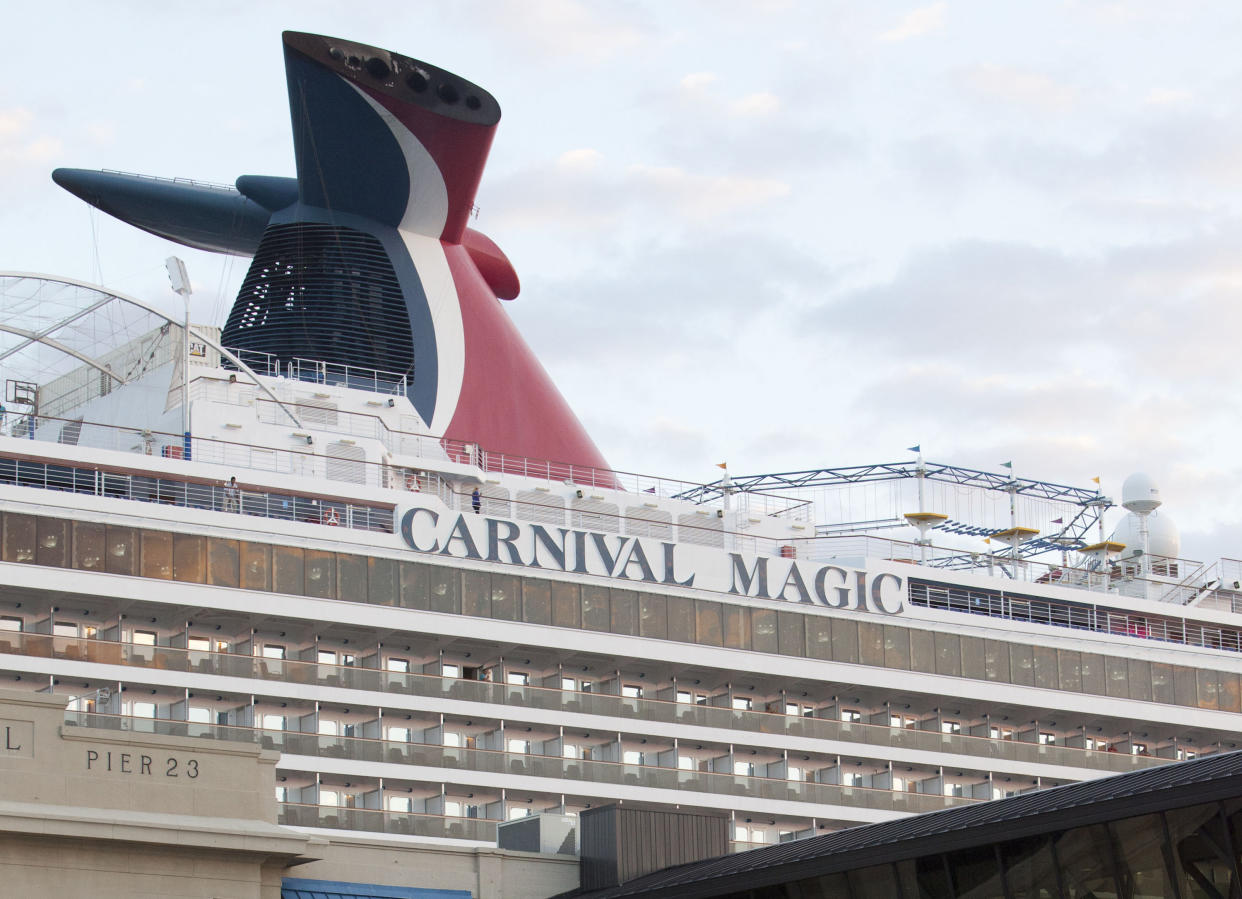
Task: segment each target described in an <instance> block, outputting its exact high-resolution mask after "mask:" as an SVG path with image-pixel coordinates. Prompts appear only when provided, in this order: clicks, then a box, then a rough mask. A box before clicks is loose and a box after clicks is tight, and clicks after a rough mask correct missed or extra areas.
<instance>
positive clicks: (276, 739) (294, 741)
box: [65, 712, 982, 814]
mask: <svg viewBox="0 0 1242 899" xmlns="http://www.w3.org/2000/svg"><path fill="white" fill-rule="evenodd" d="M65 723H66V725H69V726H77V727H91V728H99V729H103V730H127V731H137V732H140V733H153V734H162V735H167V736H184V737H199V738H206V739H216V740H229V741H238V742H251V743H254V742H257V743H258V744H259V745H260V746H262V747H263V748H264V749H274V750H277V751H279V752H280V753H282V755H283V756H284V758H283V759H282V761H281V763H280V765H279V767H280V769H281V770H285V771H293V770H297V769H296V767H294V766H292V765H291V764H290V763H289V761H288V757H289V756H310V757H317V758H334V759H348V760H350V761H356V762H386V763H390V764H404V765H417V766H420V767H430V768H441V769H458V770H463V771H469V772H471V773H477V772H483V773H489V774H503V775H509V776H513V775H520V776H526V777H542V778H550V779H559V780H572V781H581V782H583V783H601V784H613V785H625V786H632V787H643V788H648V789H664V790H677V791H680V792H682V793H686V792H690V793H702V794H708V795H714V796H734V797H744V798H746V799H765V800H780V801H785V802H807V803H815V804H819V805H840V806H846V807H849V808H865V809H872V810H877V811H892V812H901V813H908V814H917V813H919V812H928V811H935V810H937V809H943V808H949V807H951V806H956V805H964V804H969V803H973V802H980V801H982V800H978V799H968V798H964V797H956V796H944V795H941V794H931V793H915V792H906V791H896V790H887V789H875V788H871V787H860V786H840V785H837V784H825V783H816V782H813V781H802V780H786V779H778V778H770V777H758V776H753V775H741V774H720V773H715V772H709V771H694V770H686V769H682V768H671V767H658V766H655V765H633V764H626V763H623V762H605V761H590V760H584V759H570V758H564V757H562V756H548V755H534V754H530V753H518V752H505V751H502V750H490V749H467V748H462V747H454V746H443V745H440V744H432V743H411V742H400V741H393V740H380V739H368V738H365V737H343V736H336V735H325V734H307V733H299V732H295V731H285V730H264V729H261V728H251V727H241V726H236V725H213V724H199V723H195V722H190V721H175V720H168V719H162V718H139V717H132V716H124V715H100V714H96V713H90V712H66V713H65ZM688 801H689V800H688Z"/></svg>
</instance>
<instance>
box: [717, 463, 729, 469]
mask: <svg viewBox="0 0 1242 899" xmlns="http://www.w3.org/2000/svg"><path fill="white" fill-rule="evenodd" d="M716 467H717V468H728V467H729V463H728V462H717V463H716Z"/></svg>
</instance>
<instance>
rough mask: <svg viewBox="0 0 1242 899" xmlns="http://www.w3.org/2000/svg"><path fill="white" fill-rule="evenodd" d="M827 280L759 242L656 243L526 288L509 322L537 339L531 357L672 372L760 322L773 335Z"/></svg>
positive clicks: (747, 236)
mask: <svg viewBox="0 0 1242 899" xmlns="http://www.w3.org/2000/svg"><path fill="white" fill-rule="evenodd" d="M833 280H834V275H833V273H832V272H831V271H830V270H828V269H827V268H826V267H825V266H824V265H823V264H822V263H820V262H819V261H818V260H815V259H813V258H812V257H810V256H808V255H806V254H804V253H803V252H801V251H799V250H797V249H795V248H794V247H792V246H790V245H788V244H786V243H784V242H780V241H775V240H772V239H770V238H768V237H765V236H763V235H758V234H754V233H749V232H745V231H739V232H733V233H728V234H712V235H703V234H695V235H693V236H692V237H690V238H687V239H684V240H669V239H668V238H667V236H661V238H659V239H651V238H648V240H647V241H646V242H643V243H640V244H638V245H636V246H635V247H633V248H632V249H624V248H618V249H617V252H616V253H615V255H614V257H613V258H612V259H610V260H608V261H607V262H606V263H605V264H603V265H602V266H600V267H598V268H597V267H591V268H589V269H587V270H586V271H583V272H581V273H575V274H571V275H569V276H567V277H546V276H540V277H535V278H531V279H528V282H527V285H526V287H527V292H529V293H531V294H537V295H538V302H537V303H535V304H532V305H531V306H530V307H526V308H523V309H521V310H519V309H518V308H517V306H516V304H515V307H514V315H515V318H516V317H520V318H522V319H523V321H525V322H527V323H528V324H529V326H530V328H531V333H532V337H531V340H532V342H533V343H540V342H542V341H545V340H546V346H545V347H543V348H542V349H541V348H538V347H537V350H538V353H539V355H540V357H541V358H543V357H544V355H545V354H546V356H547V357H548V358H551V359H561V360H565V359H579V360H584V361H592V362H593V361H595V360H596V359H598V358H599V357H600V354H601V353H617V354H619V356H620V357H621V358H624V357H625V356H626V355H627V354H629V353H631V352H633V351H634V350H635V349H636V348H638V347H641V354H640V355H641V358H643V359H644V368H648V369H654V370H659V369H660V367H661V363H659V362H658V361H656V360H657V359H664V360H665V361H670V362H671V364H680V363H679V362H678V360H683V359H686V358H689V359H701V358H702V356H701V352H702V351H703V350H705V349H708V348H713V347H714V348H716V349H717V350H719V351H722V352H723V351H725V350H726V348H728V347H732V346H734V345H735V344H738V343H740V344H743V345H745V344H747V343H749V341H750V338H753V337H757V332H756V329H757V328H759V327H760V326H761V323H767V324H768V325H775V326H778V327H782V328H783V327H784V323H785V321H786V320H787V317H788V315H789V310H790V309H791V308H792V307H795V306H797V305H799V304H800V303H801V302H803V300H804V298H805V297H806V296H809V295H814V293H816V292H817V291H819V290H822V289H823V288H824V287H825V286H826V285H828V284H831V283H832V282H833ZM566 321H573V322H575V340H573V341H565V340H563V339H562V338H563V332H564V323H565V322H566ZM673 321H675V322H676V325H675V326H671V325H669V324H666V323H671V322H673ZM540 335H543V336H540ZM747 335H750V337H747Z"/></svg>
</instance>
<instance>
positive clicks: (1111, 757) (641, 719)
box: [0, 632, 1206, 772]
mask: <svg viewBox="0 0 1242 899" xmlns="http://www.w3.org/2000/svg"><path fill="white" fill-rule="evenodd" d="M0 653H7V654H12V655H24V656H35V657H41V658H58V659H66V660H75V661H83V662H93V663H98V664H108V665H125V666H128V667H132V668H135V669H137V670H142V669H153V670H157V671H187V672H193V673H196V674H209V675H219V676H222V677H240V678H247V679H254V680H262V681H270V682H272V683H276V684H278V683H292V684H312V685H318V686H325V687H341V688H345V689H353V690H369V691H373V692H379V693H392V694H396V695H403V696H419V697H425V698H431V699H448V700H456V701H461V702H478V703H486V704H490V705H495V706H497V710H496V715H497V717H498V718H505V719H507V720H515V719H516V720H520V716H515V715H514V707H518V708H537V709H545V710H550V711H556V712H570V713H576V714H584V715H598V716H602V717H608V718H621V719H626V720H631V721H634V722H636V723H638V724H640V725H641V724H645V723H647V722H652V721H657V722H661V723H667V724H679V725H691V726H695V727H704V728H713V729H717V730H722V731H742V732H752V733H762V734H770V735H777V736H784V737H802V738H808V739H820V740H835V741H839V742H844V743H853V744H856V745H858V746H859V749H860V752H861V751H862V750H863V747H876V749H877V752H876V755H877V757H880V758H882V757H883V755H884V753H883V751H882V750H884V749H889V748H891V747H901V748H904V749H914V750H923V751H926V752H930V753H936V754H937V755H942V754H944V753H955V754H960V755H966V756H974V757H976V758H979V759H980V760H981V762H982V761H983V760H987V761H989V762H993V763H994V762H1022V763H1039V764H1046V765H1056V766H1064V767H1076V768H1087V769H1091V770H1096V771H1100V772H1117V771H1130V770H1135V769H1138V768H1147V767H1152V766H1154V765H1159V764H1163V763H1164V762H1165V761H1167V759H1162V758H1156V757H1145V756H1137V755H1130V754H1127V753H1118V752H1103V751H1099V750H1089V749H1077V748H1074V747H1069V746H1055V745H1045V744H1040V743H1027V742H1022V741H1018V740H1003V739H993V738H990V737H975V736H969V735H965V734H945V733H936V732H934V731H924V730H916V729H913V728H903V727H887V726H884V725H875V724H863V723H858V722H846V721H837V720H833V719H826V718H814V717H807V716H800V715H782V714H776V713H772V712H762V711H755V710H741V709H729V708H720V707H716V706H708V705H697V704H691V703H682V702H669V701H665V700H659V699H637V698H631V697H623V696H616V695H612V694H606V693H583V692H578V691H573V690H561V689H557V688H554V687H534V686H517V685H513V684H497V683H491V682H487V681H476V680H463V679H459V678H452V677H442V676H439V675H434V674H412V673H404V672H397V671H382V670H378V669H374V668H360V667H352V666H341V665H325V664H319V663H316V662H299V661H291V660H286V659H269V658H264V657H257V656H250V655H239V654H233V653H217V652H206V651H202V650H187V649H177V648H171V647H164V646H147V645H140V644H133V643H120V642H112V641H104V640H95V639H83V638H79V637H54V636H50V635H47V634H33V633H14V632H0ZM135 679H136V678H135ZM272 692H273V693H274V694H276V695H279V691H275V690H274V691H272ZM722 740H723V741H724V742H729V743H735V742H739V741H738V740H736V739H734V738H732V737H725V735H722ZM1204 751H1206V750H1200V752H1204ZM989 767H991V766H989Z"/></svg>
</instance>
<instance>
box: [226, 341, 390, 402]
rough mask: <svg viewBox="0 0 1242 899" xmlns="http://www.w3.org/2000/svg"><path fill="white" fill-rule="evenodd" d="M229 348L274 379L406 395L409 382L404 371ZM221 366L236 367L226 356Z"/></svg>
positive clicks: (258, 372)
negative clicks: (290, 357)
mask: <svg viewBox="0 0 1242 899" xmlns="http://www.w3.org/2000/svg"><path fill="white" fill-rule="evenodd" d="M225 349H227V350H228V351H229V352H230V353H232V354H233V355H235V356H236V357H237V358H238V359H240V360H241V361H242V362H244V363H245V364H246V365H247V366H249V368H250V370H251V371H253V372H254V373H255V374H258V375H267V376H268V377H273V378H288V379H289V380H291V381H302V382H304V383H307V384H323V385H325V386H333V387H348V388H350V389H353V390H369V391H371V392H373V393H382V394H393V395H401V394H404V393H405V391H406V387H407V386H408V385H409V376H408V375H405V374H401V373H400V372H393V371H383V370H382V369H377V368H363V367H360V366H357V365H343V364H340V363H336V362H324V361H322V360H318V359H302V358H299V357H294V358H292V359H281V358H280V357H279V356H275V355H273V354H272V353H264V352H260V351H258V350H241V349H236V348H234V347H225ZM220 365H221V368H224V369H226V370H227V369H232V368H234V366H233V364H232V363H231V362H230V361H229V360H227V359H222V360H221V363H220Z"/></svg>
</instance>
